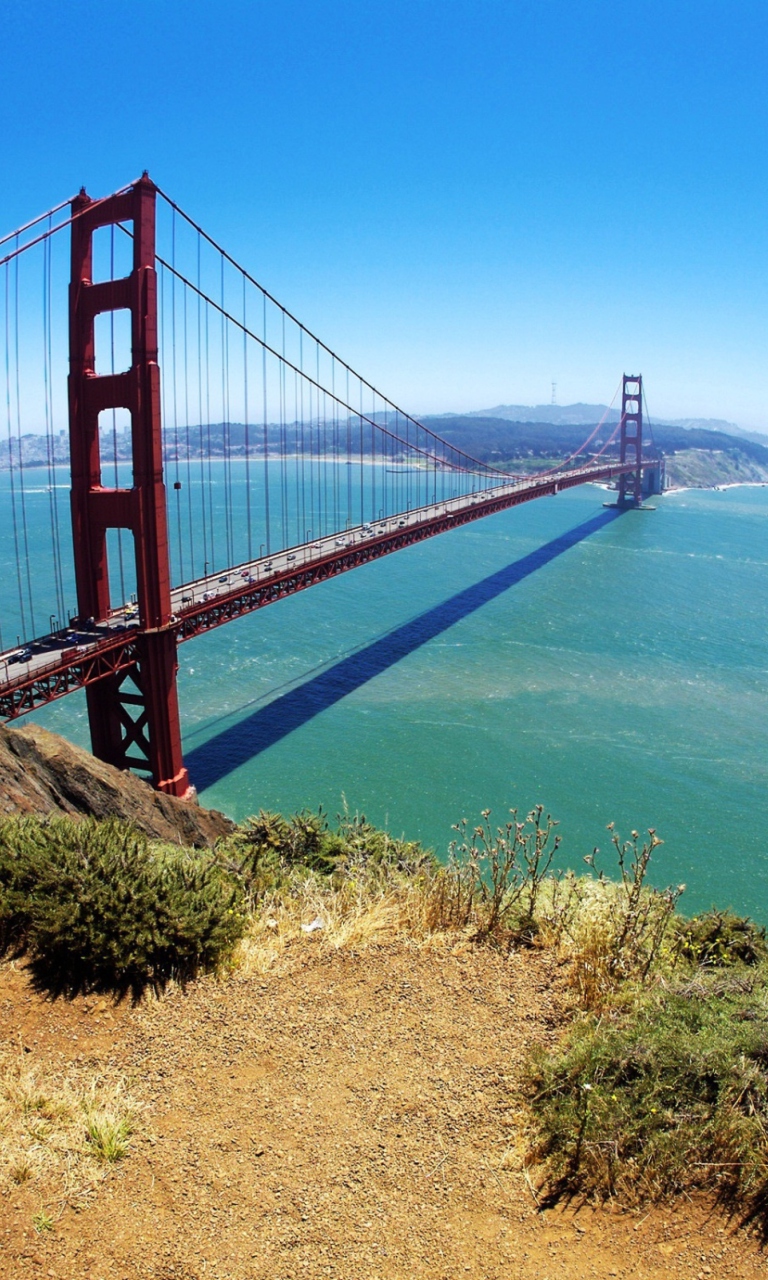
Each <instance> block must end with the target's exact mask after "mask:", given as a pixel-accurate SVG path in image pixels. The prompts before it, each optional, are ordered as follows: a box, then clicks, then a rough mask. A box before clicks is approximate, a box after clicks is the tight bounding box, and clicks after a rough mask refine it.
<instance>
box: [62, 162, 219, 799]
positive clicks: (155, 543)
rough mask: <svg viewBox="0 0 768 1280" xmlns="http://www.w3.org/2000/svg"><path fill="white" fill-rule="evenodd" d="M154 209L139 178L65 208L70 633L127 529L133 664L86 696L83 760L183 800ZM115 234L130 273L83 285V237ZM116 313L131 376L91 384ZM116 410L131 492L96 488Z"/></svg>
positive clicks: (102, 614) (88, 257)
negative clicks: (108, 321)
mask: <svg viewBox="0 0 768 1280" xmlns="http://www.w3.org/2000/svg"><path fill="white" fill-rule="evenodd" d="M155 199H156V191H155V187H154V184H153V183H152V182H151V181H150V180H149V178H148V177H147V175H146V174H144V176H143V177H142V178H141V179H140V180H139V181H138V182H136V183H134V184H133V186H132V187H129V188H128V189H127V190H126V191H123V192H120V193H119V194H117V195H114V196H110V197H109V198H108V199H106V200H96V201H92V200H90V198H89V197H88V196H87V195H86V194H85V191H81V193H80V195H79V196H77V197H76V198H75V200H74V201H73V203H72V218H73V221H72V274H71V283H70V306H69V350H70V373H69V436H70V458H71V469H72V491H71V503H72V529H73V536H74V548H75V578H76V583H77V602H78V611H79V615H80V619H81V623H85V622H86V621H87V620H90V621H91V622H92V623H94V624H95V623H100V622H107V621H108V620H109V618H110V610H111V601H110V592H109V570H108V563H107V543H106V531H107V529H129V530H130V531H131V533H132V534H133V540H134V546H135V551H136V584H137V596H138V605H139V628H138V631H137V632H136V639H135V649H136V663H135V665H134V666H133V667H131V668H130V669H128V670H126V671H124V672H122V673H121V674H119V675H109V676H107V677H105V678H104V679H102V680H99V681H98V683H96V684H93V685H91V686H90V687H89V688H88V689H87V692H86V698H87V706H88V720H89V725H90V730H91V744H92V747H93V752H94V755H96V756H98V757H99V758H100V759H102V760H105V761H107V762H108V763H109V764H113V765H116V766H117V767H118V768H121V769H127V768H129V767H131V766H133V767H135V768H138V769H141V770H143V771H144V772H146V773H149V774H150V776H151V778H152V783H153V785H154V786H155V787H156V788H157V789H158V790H159V791H163V792H166V793H167V794H169V795H174V796H180V797H191V796H192V795H193V794H194V792H193V789H192V788H191V787H190V783H189V777H188V775H187V771H186V769H185V768H184V760H183V757H182V750H181V726H180V722H179V705H178V696H177V692H176V671H177V667H178V662H177V657H176V633H175V629H174V622H175V619H174V618H173V616H172V610H171V588H170V561H169V554H168V529H167V516H166V501H165V484H164V480H163V455H162V441H161V419H160V369H159V366H158V362H157V356H158V352H157V276H156V271H155ZM117 223H132V224H133V269H132V271H131V272H130V274H129V275H127V276H125V277H124V278H122V279H117V280H104V281H99V282H98V283H94V282H93V234H94V232H95V231H96V230H97V229H98V228H99V227H104V226H114V225H115V224H117ZM118 310H127V311H129V312H130V317H131V367H130V368H129V369H127V370H126V371H125V372H123V373H109V374H97V372H96V349H95V319H96V316H97V315H101V314H104V313H109V312H113V311H118ZM117 408H123V409H127V410H128V412H129V413H130V416H131V444H132V455H133V484H132V486H131V487H130V488H114V487H113V488H110V487H108V486H106V485H104V484H103V483H102V474H101V456H100V438H99V414H100V413H102V412H103V411H104V410H105V409H106V410H109V409H117ZM120 603H121V604H125V603H126V602H125V601H121V602H120Z"/></svg>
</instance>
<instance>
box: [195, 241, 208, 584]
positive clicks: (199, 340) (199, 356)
mask: <svg viewBox="0 0 768 1280" xmlns="http://www.w3.org/2000/svg"><path fill="white" fill-rule="evenodd" d="M200 247H201V240H200V234H199V232H198V236H197V422H198V434H199V445H200V496H201V499H202V504H203V573H205V572H206V566H207V564H208V518H207V513H206V492H205V448H204V443H203V334H202V313H201V308H202V299H201V297H200V287H201V280H200ZM210 429H211V428H210V423H209V424H208V431H209V432H210Z"/></svg>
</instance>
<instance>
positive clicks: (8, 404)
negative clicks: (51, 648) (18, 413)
mask: <svg viewBox="0 0 768 1280" xmlns="http://www.w3.org/2000/svg"><path fill="white" fill-rule="evenodd" d="M5 404H6V410H7V415H8V474H9V481H10V490H11V519H12V521H13V545H14V551H15V553H16V582H17V585H18V589H19V618H20V623H21V634H22V635H23V636H24V638H25V640H26V639H27V620H26V616H25V610H24V589H23V586H22V576H21V548H20V546H19V519H18V515H17V510H16V479H15V472H14V461H13V452H14V448H13V432H12V427H11V311H10V264H9V263H7V262H6V264H5Z"/></svg>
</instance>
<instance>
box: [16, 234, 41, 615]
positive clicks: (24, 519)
mask: <svg viewBox="0 0 768 1280" xmlns="http://www.w3.org/2000/svg"><path fill="white" fill-rule="evenodd" d="M18 239H19V237H18V236H17V237H16V241H17V244H18ZM15 267H16V271H15V299H14V314H15V319H14V339H15V344H14V345H15V364H16V370H15V371H16V433H17V436H18V445H19V494H20V497H21V530H22V541H23V545H24V563H25V566H26V574H27V598H28V600H29V617H30V621H31V623H32V631H33V633H34V631H35V630H36V627H35V607H34V603H33V600H32V574H31V572H30V565H29V528H28V525H27V500H26V493H25V489H24V458H23V456H22V452H21V375H20V360H19V259H18V258H16V261H15Z"/></svg>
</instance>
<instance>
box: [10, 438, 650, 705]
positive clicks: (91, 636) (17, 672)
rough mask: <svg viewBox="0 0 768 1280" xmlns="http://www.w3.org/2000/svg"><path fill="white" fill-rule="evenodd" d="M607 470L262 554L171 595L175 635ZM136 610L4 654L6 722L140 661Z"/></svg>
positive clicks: (524, 484) (515, 486) (614, 467)
mask: <svg viewBox="0 0 768 1280" xmlns="http://www.w3.org/2000/svg"><path fill="white" fill-rule="evenodd" d="M631 470H632V467H631V466H630V465H629V464H624V465H623V466H622V465H621V464H620V463H617V462H613V463H605V464H603V465H594V464H593V465H589V466H585V467H580V468H578V469H573V470H570V471H561V472H553V473H551V474H550V475H548V476H538V477H532V478H531V479H530V480H520V481H515V482H513V483H510V484H506V485H494V486H493V487H492V488H489V489H484V490H480V491H478V492H476V493H473V494H468V495H466V496H463V497H460V498H451V499H448V500H447V501H444V502H437V503H433V504H431V505H429V506H424V507H419V508H417V509H414V510H412V511H405V512H401V513H399V514H398V515H394V516H388V517H386V518H384V519H383V520H377V521H374V522H372V523H371V524H367V525H358V526H356V527H355V528H352V529H348V530H345V531H343V532H338V533H335V534H332V535H329V536H326V537H323V538H316V539H314V540H313V541H311V542H306V543H302V544H300V545H298V546H295V547H290V548H287V549H286V550H284V551H279V552H276V553H274V554H273V555H271V556H261V557H259V558H258V559H256V560H252V561H249V562H248V563H246V564H241V565H237V566H236V567H235V568H232V569H228V570H224V571H220V572H218V573H214V574H210V575H208V576H207V577H205V578H198V579H196V580H195V581H194V582H188V583H184V584H183V585H182V586H179V587H175V588H174V589H173V591H172V606H173V610H174V615H173V621H172V622H171V624H170V625H171V626H172V628H173V629H174V630H175V632H176V634H177V638H178V640H179V641H182V640H190V639H192V638H193V637H194V636H196V635H199V634H200V633H201V632H203V631H208V630H210V629H211V628H213V627H218V626H221V625H222V624H223V623H225V622H230V621H232V620H233V619H234V618H237V617H240V616H242V615H243V614H245V613H251V612H252V611H253V610H255V609H261V608H263V607H264V606H265V605H268V604H272V603H273V602H274V601H276V600H281V599H283V598H284V597H285V596H288V595H293V594H294V593H295V592H297V591H303V590H304V589H305V588H306V587H310V586H313V585H314V584H315V583H317V582H323V581H325V580H327V579H328V578H332V577H335V576H336V575H337V574H339V573H344V572H346V571H347V570H348V569H354V568H357V567H358V566H359V565H362V564H367V563H370V562H371V561H372V560H377V559H379V558H380V557H381V556H384V555H389V554H390V553H391V552H393V551H399V550H400V549H401V548H403V547H407V546H412V545H413V544H415V543H417V542H421V541H423V540H424V539H425V538H431V537H434V536H435V535H436V534H438V533H445V532H448V531H449V530H450V529H454V528H459V527H460V526H461V525H463V524H467V523H469V522H470V521H472V520H479V519H481V518H482V517H484V516H487V515H493V514H495V513H496V512H498V511H504V510H506V509H507V508H509V507H513V506H517V505H518V504H520V503H523V502H530V501H531V500H532V499H534V498H540V497H545V496H549V495H554V494H556V493H558V492H559V491H560V490H563V489H570V488H574V487H575V486H576V485H580V484H587V483H589V482H592V483H597V482H605V481H606V480H610V479H613V478H616V477H617V476H619V475H621V474H622V473H624V472H627V471H631ZM132 613H133V610H132V608H131V606H125V605H124V606H121V607H120V608H119V609H115V610H113V612H112V613H111V614H110V616H109V618H107V619H105V620H104V621H103V622H98V623H96V624H91V625H90V627H88V626H83V625H80V626H79V625H78V624H77V623H73V625H72V626H71V627H70V628H67V629H66V630H63V631H60V632H57V633H55V634H52V635H49V636H44V637H42V638H41V639H40V640H36V641H31V642H30V643H29V644H27V645H26V646H24V647H23V648H22V649H19V648H18V647H17V648H15V649H11V650H8V651H7V652H5V653H2V654H0V719H4V720H13V719H15V718H17V717H18V716H20V715H23V714H25V713H26V712H28V711H32V710H34V709H35V708H36V707H40V706H44V705H45V704H46V703H48V702H53V701H54V700H55V699H57V698H61V697H63V696H64V695H65V694H67V693H71V692H72V691H73V690H75V689H79V688H85V686H86V685H89V684H93V683H95V682H96V681H98V680H102V679H104V677H105V676H108V675H112V674H116V673H118V672H120V671H124V670H126V669H128V668H130V667H131V666H132V665H133V664H134V663H135V662H136V660H137V656H138V650H137V641H138V636H139V630H140V624H139V619H138V618H134V617H133V616H132Z"/></svg>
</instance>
